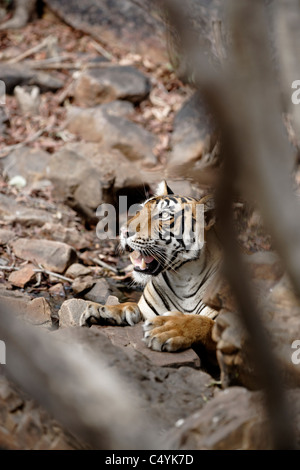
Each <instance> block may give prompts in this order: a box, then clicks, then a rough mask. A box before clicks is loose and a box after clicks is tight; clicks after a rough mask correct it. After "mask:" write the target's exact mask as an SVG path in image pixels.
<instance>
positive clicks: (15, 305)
mask: <svg viewBox="0 0 300 470" xmlns="http://www.w3.org/2000/svg"><path fill="white" fill-rule="evenodd" d="M30 301H31V297H30V296H29V295H28V294H25V293H24V292H21V291H19V290H8V289H5V288H0V303H1V305H3V307H7V308H9V309H11V310H13V311H16V312H24V311H25V310H26V305H27V304H28V303H29V302H30Z"/></svg>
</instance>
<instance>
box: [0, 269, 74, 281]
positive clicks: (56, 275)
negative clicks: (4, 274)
mask: <svg viewBox="0 0 300 470" xmlns="http://www.w3.org/2000/svg"><path fill="white" fill-rule="evenodd" d="M20 269H22V268H20V267H15V266H0V271H20ZM33 272H35V273H43V274H47V275H48V276H53V277H57V278H58V279H62V280H63V281H67V282H71V283H72V282H73V280H74V279H71V278H69V277H66V276H63V275H62V274H58V273H55V272H53V271H49V270H48V269H45V268H43V266H41V265H40V264H39V268H34V269H33Z"/></svg>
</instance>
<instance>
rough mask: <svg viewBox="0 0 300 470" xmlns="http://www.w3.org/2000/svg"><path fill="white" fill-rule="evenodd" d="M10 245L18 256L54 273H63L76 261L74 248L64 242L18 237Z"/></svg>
mask: <svg viewBox="0 0 300 470" xmlns="http://www.w3.org/2000/svg"><path fill="white" fill-rule="evenodd" d="M12 247H13V250H14V253H15V255H16V256H17V257H18V258H21V259H24V260H27V261H31V262H32V263H37V264H41V265H42V266H43V267H44V268H45V269H48V270H49V271H54V272H56V273H63V272H64V271H65V270H66V269H67V267H68V266H70V264H72V263H73V262H74V261H76V252H75V250H74V248H72V247H71V246H69V245H67V244H66V243H61V242H55V241H52V240H38V239H29V238H19V239H18V240H16V241H15V242H13V243H12Z"/></svg>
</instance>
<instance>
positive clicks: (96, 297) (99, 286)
mask: <svg viewBox="0 0 300 470" xmlns="http://www.w3.org/2000/svg"><path fill="white" fill-rule="evenodd" d="M111 292H112V290H111V287H110V286H109V284H108V282H107V281H106V279H98V280H97V281H96V282H95V285H94V286H93V287H92V289H91V290H90V291H89V292H88V293H87V294H85V296H84V298H85V299H86V300H90V301H92V302H97V303H99V304H105V303H106V300H107V299H108V296H109V295H110V294H111Z"/></svg>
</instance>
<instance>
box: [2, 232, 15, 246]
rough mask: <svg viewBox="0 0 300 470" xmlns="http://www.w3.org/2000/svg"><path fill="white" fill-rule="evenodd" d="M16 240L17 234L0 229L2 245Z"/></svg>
mask: <svg viewBox="0 0 300 470" xmlns="http://www.w3.org/2000/svg"><path fill="white" fill-rule="evenodd" d="M14 238H16V234H15V232H13V231H12V230H7V229H5V228H1V229H0V245H7V243H8V242H11V241H12V240H13V239H14Z"/></svg>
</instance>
